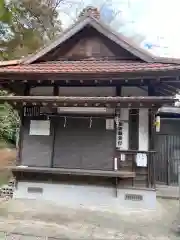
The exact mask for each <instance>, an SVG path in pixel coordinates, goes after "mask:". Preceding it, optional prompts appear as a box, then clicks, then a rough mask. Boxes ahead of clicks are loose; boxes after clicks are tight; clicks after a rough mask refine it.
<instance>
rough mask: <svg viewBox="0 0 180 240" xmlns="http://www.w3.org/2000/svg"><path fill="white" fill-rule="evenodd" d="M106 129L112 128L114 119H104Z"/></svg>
mask: <svg viewBox="0 0 180 240" xmlns="http://www.w3.org/2000/svg"><path fill="white" fill-rule="evenodd" d="M106 130H114V119H106Z"/></svg>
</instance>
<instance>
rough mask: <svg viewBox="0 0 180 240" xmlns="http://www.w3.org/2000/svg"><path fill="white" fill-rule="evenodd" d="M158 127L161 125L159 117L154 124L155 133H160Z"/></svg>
mask: <svg viewBox="0 0 180 240" xmlns="http://www.w3.org/2000/svg"><path fill="white" fill-rule="evenodd" d="M160 125H161V118H160V116H157V117H156V122H155V126H156V132H160Z"/></svg>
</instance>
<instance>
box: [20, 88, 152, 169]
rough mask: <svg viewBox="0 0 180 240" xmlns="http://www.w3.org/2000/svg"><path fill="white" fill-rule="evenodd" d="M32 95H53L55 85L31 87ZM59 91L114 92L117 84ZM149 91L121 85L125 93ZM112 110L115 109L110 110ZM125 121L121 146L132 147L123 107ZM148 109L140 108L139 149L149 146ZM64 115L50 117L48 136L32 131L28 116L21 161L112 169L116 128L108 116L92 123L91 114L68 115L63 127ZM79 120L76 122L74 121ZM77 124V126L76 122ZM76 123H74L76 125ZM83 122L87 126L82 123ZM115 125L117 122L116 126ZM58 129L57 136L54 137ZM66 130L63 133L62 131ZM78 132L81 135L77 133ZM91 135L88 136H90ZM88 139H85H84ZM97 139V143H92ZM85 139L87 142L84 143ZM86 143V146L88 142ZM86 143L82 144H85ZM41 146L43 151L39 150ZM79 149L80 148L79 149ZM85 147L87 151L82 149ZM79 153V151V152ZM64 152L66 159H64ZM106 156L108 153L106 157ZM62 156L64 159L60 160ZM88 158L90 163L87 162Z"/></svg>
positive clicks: (67, 93) (66, 93)
mask: <svg viewBox="0 0 180 240" xmlns="http://www.w3.org/2000/svg"><path fill="white" fill-rule="evenodd" d="M30 93H31V95H47V96H48V95H52V93H53V88H52V87H35V88H32V89H31V91H30ZM59 95H63V96H115V95H116V91H115V87H60V88H59ZM145 95H147V92H145V91H144V90H142V89H139V88H137V87H122V96H145ZM111 113H112V114H113V111H111ZM121 119H122V120H125V121H124V122H122V145H121V148H120V149H123V150H128V149H129V141H130V139H129V122H128V119H129V109H121ZM148 120H149V119H148V109H140V110H139V129H135V130H136V131H139V134H138V136H139V139H137V141H138V142H139V150H144V151H147V150H148V147H149V146H148V145H149V133H148V127H149V126H148ZM64 121H65V119H64V118H61V120H58V121H55V122H54V121H52V120H51V129H50V135H49V136H32V135H29V130H30V119H29V118H25V119H24V124H23V134H22V139H21V141H22V151H21V164H22V165H28V166H41V167H50V166H51V165H52V164H54V166H55V167H71V168H73V167H76V168H89V169H102V168H104V169H106V170H112V169H113V164H112V162H113V157H114V154H113V152H114V150H115V130H107V129H106V120H105V118H101V120H100V119H99V120H97V119H96V120H95V118H94V120H93V119H92V126H91V127H90V118H87V119H86V120H83V121H81V120H80V119H79V120H77V119H70V118H69V119H68V120H67V119H66V124H67V126H65V127H64ZM75 123H76V124H75ZM75 125H76V126H75ZM73 126H74V127H73ZM83 126H84V127H83ZM114 127H115V126H114ZM53 131H54V132H55V140H54V139H53ZM62 133H63V134H62ZM77 136H79V137H77ZM87 136H89V137H87ZM84 139H86V141H84ZM53 140H54V143H55V147H54V157H53V159H52V149H53ZM95 142H97V145H96V146H95V145H94V147H91V146H93V144H94V143H95ZM85 143H86V144H85ZM84 144H85V145H86V146H85V145H84ZM67 146H68V147H69V146H71V149H72V152H71V154H72V155H73V149H74V150H75V149H76V154H75V153H74V154H75V155H74V159H76V161H74V165H71V166H70V165H69V164H68V163H69V161H68V160H66V159H68V158H69V157H70V155H68V153H69V151H68V150H67ZM82 146H83V147H82ZM40 149H41V151H40ZM77 149H79V150H78V151H77ZM83 151H84V153H83ZM77 153H78V154H77ZM62 156H63V159H64V160H62ZM105 156H106V157H105ZM59 159H61V161H60V160H59ZM96 159H99V165H98V164H97V162H96ZM59 161H60V162H59ZM88 162H89V165H88V164H87V163H88Z"/></svg>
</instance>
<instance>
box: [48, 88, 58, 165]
mask: <svg viewBox="0 0 180 240" xmlns="http://www.w3.org/2000/svg"><path fill="white" fill-rule="evenodd" d="M53 96H59V86H58V85H57V84H55V85H54V86H53ZM53 112H54V113H57V108H55V109H54V111H53ZM56 124H57V121H56V118H51V131H52V147H51V166H50V167H51V168H53V165H54V146H55V140H56Z"/></svg>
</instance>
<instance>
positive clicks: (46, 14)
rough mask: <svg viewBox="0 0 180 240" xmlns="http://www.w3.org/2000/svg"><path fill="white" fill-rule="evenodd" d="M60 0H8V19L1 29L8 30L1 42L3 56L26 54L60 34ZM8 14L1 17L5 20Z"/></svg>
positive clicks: (0, 47) (17, 56) (18, 56)
mask: <svg viewBox="0 0 180 240" xmlns="http://www.w3.org/2000/svg"><path fill="white" fill-rule="evenodd" d="M0 1H1V0H0ZM61 1H62V0H61ZM61 1H60V0H57V1H55V0H33V1H32V0H11V1H9V2H8V3H7V4H6V5H5V9H6V12H7V13H8V16H9V19H8V21H6V24H5V25H4V24H1V25H2V26H3V28H0V29H5V30H6V32H7V33H8V34H6V36H4V37H3V38H2V40H1V42H0V49H1V56H0V57H1V59H14V58H20V57H21V56H26V55H28V54H31V53H33V52H35V51H36V50H37V49H38V48H40V47H41V46H43V45H44V44H46V43H47V42H48V41H50V40H52V39H54V38H55V37H57V35H58V34H59V33H60V32H61V30H62V27H61V22H60V20H59V19H58V12H57V7H58V5H59V4H60V2H61ZM5 16H6V14H4V15H3V16H2V19H3V21H4V18H5ZM3 21H1V22H3ZM2 33H3V32H2Z"/></svg>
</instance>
